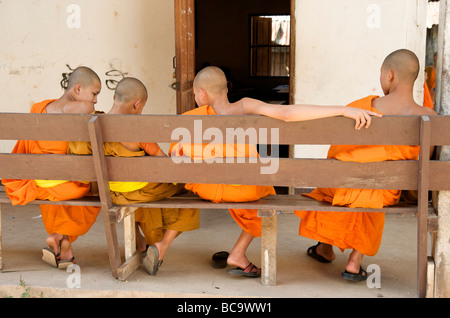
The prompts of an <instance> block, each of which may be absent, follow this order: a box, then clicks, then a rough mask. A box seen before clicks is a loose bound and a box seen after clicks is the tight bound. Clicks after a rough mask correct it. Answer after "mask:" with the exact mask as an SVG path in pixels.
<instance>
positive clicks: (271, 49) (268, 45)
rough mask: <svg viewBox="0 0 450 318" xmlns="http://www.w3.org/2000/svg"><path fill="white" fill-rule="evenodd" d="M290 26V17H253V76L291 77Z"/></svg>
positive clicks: (251, 52) (251, 47) (251, 65)
mask: <svg viewBox="0 0 450 318" xmlns="http://www.w3.org/2000/svg"><path fill="white" fill-rule="evenodd" d="M290 26H291V17H290V16H289V15H273V16H252V17H251V30H250V32H251V35H250V41H251V43H250V59H251V62H250V68H251V70H250V74H251V76H269V77H287V76H289V51H290V50H289V44H290V33H291V32H290Z"/></svg>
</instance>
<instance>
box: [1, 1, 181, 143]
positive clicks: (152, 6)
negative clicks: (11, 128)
mask: <svg viewBox="0 0 450 318" xmlns="http://www.w3.org/2000/svg"><path fill="white" fill-rule="evenodd" d="M0 48H1V49H0V112H28V111H29V110H30V108H31V105H32V104H33V103H35V102H38V101H41V100H44V99H50V98H59V97H60V96H61V95H62V94H63V90H62V88H61V86H60V81H61V80H62V73H64V72H67V71H69V69H68V68H67V67H66V64H68V65H69V66H70V67H72V68H75V67H77V66H79V65H86V66H89V67H91V68H93V69H94V70H95V71H96V72H97V74H98V75H99V76H100V78H101V79H102V92H101V93H100V95H99V98H98V103H97V107H96V108H97V109H98V110H103V111H107V110H109V108H110V107H111V105H112V96H113V91H112V90H109V89H108V88H107V87H106V85H105V81H106V80H107V79H120V78H117V77H112V76H107V75H105V73H106V72H108V71H110V70H112V69H117V70H119V71H121V72H122V73H126V74H127V75H128V76H134V77H137V78H139V79H140V80H141V81H143V82H144V84H145V85H146V86H147V89H148V91H149V101H148V103H147V106H146V108H145V109H144V113H161V114H175V113H176V94H175V91H174V90H173V89H171V88H169V85H170V84H171V83H172V82H173V81H174V80H173V78H172V73H173V67H172V66H173V64H172V58H173V56H174V55H175V26H174V2H173V1H168V0H95V1H93V0H70V1H67V0H40V1H39V0H0ZM12 143H13V142H4V141H3V142H2V143H0V152H9V151H10V150H11V144H12Z"/></svg>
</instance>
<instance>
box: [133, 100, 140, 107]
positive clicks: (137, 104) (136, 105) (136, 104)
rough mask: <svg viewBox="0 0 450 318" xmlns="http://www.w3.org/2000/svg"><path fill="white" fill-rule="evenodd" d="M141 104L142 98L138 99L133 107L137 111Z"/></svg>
mask: <svg viewBox="0 0 450 318" xmlns="http://www.w3.org/2000/svg"><path fill="white" fill-rule="evenodd" d="M140 102H141V99H140V98H139V99H136V100H135V101H134V104H133V107H134V108H135V109H137V108H138V106H139V103H140Z"/></svg>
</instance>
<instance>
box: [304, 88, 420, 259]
mask: <svg viewBox="0 0 450 318" xmlns="http://www.w3.org/2000/svg"><path fill="white" fill-rule="evenodd" d="M377 97H378V96H368V97H366V98H363V99H360V100H357V101H355V102H353V103H351V104H349V105H348V106H350V107H356V108H362V109H366V110H372V111H377V110H376V109H374V108H372V100H373V99H374V98H377ZM418 156H419V147H418V146H353V145H345V146H331V147H330V150H329V151H328V156H327V157H328V158H335V159H338V160H343V161H356V162H374V161H384V160H415V159H417V158H418ZM400 194H401V191H400V190H371V189H337V188H316V189H315V190H314V191H312V192H311V193H309V194H305V195H306V196H309V197H311V198H313V199H316V200H318V201H326V202H329V203H331V204H332V205H339V206H349V207H352V208H382V207H383V206H389V205H395V204H397V203H398V201H399V199H400ZM295 214H296V215H297V216H298V217H300V218H301V222H300V230H299V234H300V235H302V236H305V237H308V238H311V239H313V240H317V241H320V242H323V243H328V244H331V245H333V246H336V247H339V248H340V249H341V250H344V249H348V248H351V249H356V250H357V251H359V252H361V253H362V254H364V255H368V256H373V255H375V254H376V253H377V252H378V249H379V247H380V244H381V238H382V234H383V227H384V213H378V212H321V211H295Z"/></svg>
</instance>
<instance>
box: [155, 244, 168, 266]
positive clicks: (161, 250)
mask: <svg viewBox="0 0 450 318" xmlns="http://www.w3.org/2000/svg"><path fill="white" fill-rule="evenodd" d="M153 245H155V246H156V248H157V249H158V253H159V258H158V261H162V260H163V259H164V256H166V253H167V251H168V249H169V247H168V246H166V245H164V243H163V242H162V241H159V242H156V243H155V244H153Z"/></svg>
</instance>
